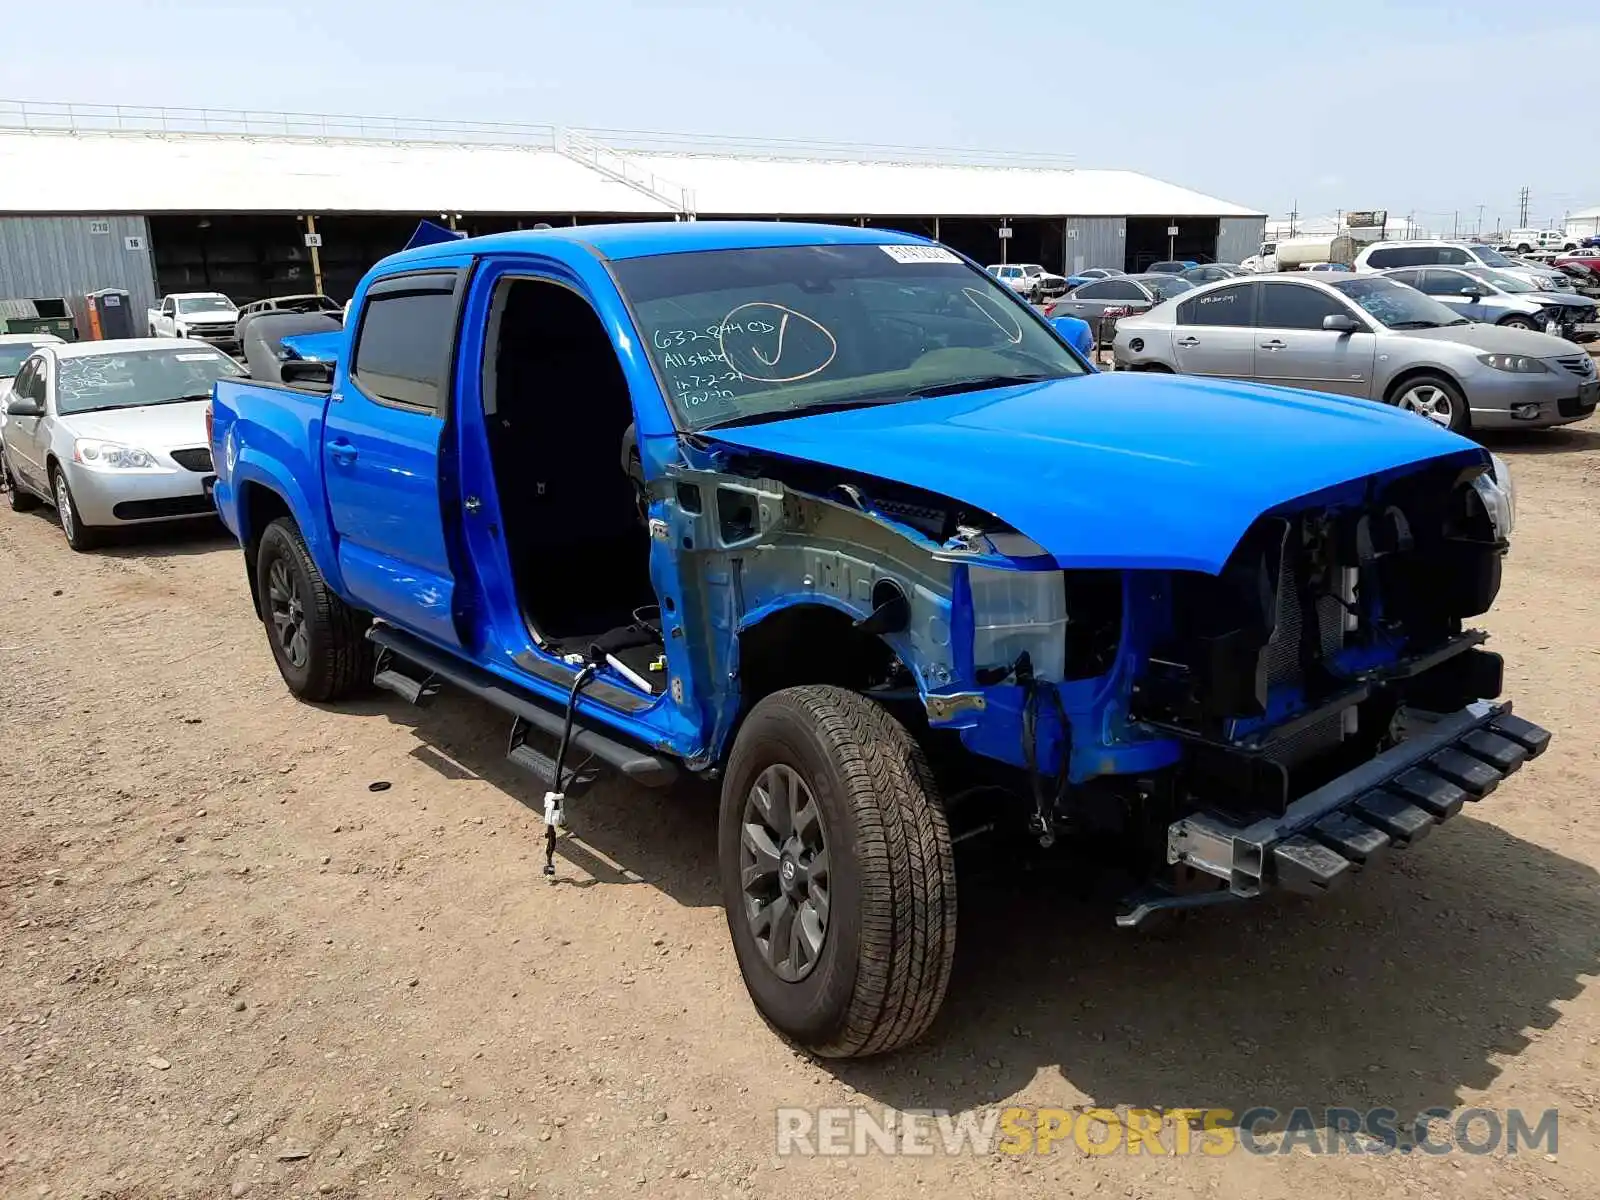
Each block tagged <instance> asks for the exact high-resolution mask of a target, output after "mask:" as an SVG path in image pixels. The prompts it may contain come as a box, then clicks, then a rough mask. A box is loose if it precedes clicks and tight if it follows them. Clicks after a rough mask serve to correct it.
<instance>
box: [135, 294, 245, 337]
mask: <svg viewBox="0 0 1600 1200" xmlns="http://www.w3.org/2000/svg"><path fill="white" fill-rule="evenodd" d="M145 315H146V321H147V323H148V325H149V327H150V336H151V337H171V338H193V339H194V340H196V341H200V342H207V343H209V344H210V345H213V346H216V347H217V348H218V349H219V350H230V351H231V350H237V349H238V348H239V335H238V333H237V331H236V330H235V325H236V324H237V322H238V320H239V309H238V308H237V307H236V306H235V305H234V303H233V301H232V300H229V299H228V298H227V297H226V296H224V295H223V294H222V293H221V292H175V293H173V294H172V295H170V296H163V297H161V307H159V308H151V309H147V310H146V313H145Z"/></svg>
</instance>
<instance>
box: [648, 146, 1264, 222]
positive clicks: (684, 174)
mask: <svg viewBox="0 0 1600 1200" xmlns="http://www.w3.org/2000/svg"><path fill="white" fill-rule="evenodd" d="M635 158H636V161H638V162H640V163H641V164H643V165H644V166H645V167H647V168H648V169H650V170H652V171H655V172H658V173H659V174H661V175H663V176H666V177H669V178H672V179H676V180H679V181H681V182H682V183H683V185H684V186H685V187H688V188H690V189H692V190H693V192H694V195H695V203H696V205H697V207H698V208H699V210H700V211H701V212H705V213H711V212H722V213H750V214H755V213H774V214H783V215H787V214H791V213H792V214H794V215H796V216H808V215H809V216H864V217H872V216H910V215H917V216H936V215H937V216H941V217H961V216H1011V217H1032V216H1041V217H1042V216H1050V217H1063V216H1072V217H1178V216H1185V217H1262V216H1265V214H1264V213H1261V212H1258V211H1256V210H1254V209H1250V208H1245V207H1243V206H1242V205H1238V204H1230V203H1228V202H1227V201H1225V200H1218V199H1216V198H1214V197H1212V196H1206V195H1202V194H1201V193H1199V192H1194V191H1190V190H1189V189H1187V188H1182V187H1178V186H1176V185H1174V184H1170V183H1164V182H1162V181H1161V180H1159V179H1152V178H1150V177H1149V176H1148V175H1140V174H1138V173H1136V172H1133V171H1102V170H1084V169H1065V170H1064V169H1059V168H1057V169H1050V168H1040V167H993V166H967V165H960V164H951V165H937V164H927V163H903V162H860V161H857V162H848V161H839V160H834V161H806V160H800V159H791V160H771V159H766V160H763V159H748V158H737V157H712V156H709V155H662V156H656V157H645V156H635Z"/></svg>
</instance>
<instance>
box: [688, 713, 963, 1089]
mask: <svg viewBox="0 0 1600 1200" xmlns="http://www.w3.org/2000/svg"><path fill="white" fill-rule="evenodd" d="M718 857H719V860H720V866H721V875H722V896H723V903H724V907H725V908H726V910H727V915H728V930H729V933H730V934H731V935H732V938H733V946H734V952H735V954H736V955H737V957H738V960H739V970H740V972H741V974H742V975H743V976H744V981H745V986H746V987H747V988H748V989H749V992H750V997H751V999H752V1000H754V1001H755V1005H756V1007H757V1009H758V1010H759V1011H760V1012H761V1014H762V1016H763V1017H765V1018H766V1020H767V1021H768V1022H769V1023H770V1024H771V1025H772V1026H773V1027H774V1028H775V1029H777V1031H778V1032H779V1033H781V1034H783V1035H784V1036H785V1037H788V1038H790V1039H792V1040H793V1041H795V1042H797V1043H798V1044H800V1045H801V1046H803V1047H805V1048H806V1049H807V1050H810V1051H812V1052H813V1053H815V1054H819V1055H822V1056H824V1057H829V1058H849V1057H860V1056H865V1055H870V1054H881V1053H884V1052H886V1051H889V1050H895V1049H898V1048H900V1047H902V1046H905V1045H908V1044H909V1043H911V1042H913V1041H915V1040H916V1039H917V1038H919V1037H920V1036H922V1034H923V1033H924V1032H926V1031H927V1028H928V1026H929V1025H930V1024H932V1022H933V1019H934V1016H935V1015H936V1014H937V1013H938V1011H939V1006H940V1004H941V1003H942V1002H943V1000H944V994H945V989H946V988H947V987H948V986H949V982H950V966H951V963H952V961H953V960H954V957H955V937H956V879H955V860H954V855H953V853H952V851H951V846H950V829H949V826H948V824H947V823H946V820H945V813H944V808H943V805H942V803H941V801H940V797H939V794H938V789H937V786H936V785H935V782H934V779H933V774H932V772H931V771H930V769H929V767H928V763H927V760H926V758H925V757H924V755H923V752H922V749H921V747H919V746H918V745H917V743H916V742H915V740H913V738H912V737H911V735H910V734H909V733H908V732H907V731H906V729H905V727H904V726H903V725H901V724H900V722H899V721H897V720H895V718H894V717H893V716H891V715H890V714H889V713H888V712H887V711H886V710H885V709H883V708H882V707H880V706H879V705H877V704H875V703H873V702H872V701H871V700H868V699H867V698H866V697H864V696H861V695H859V694H857V693H855V692H851V691H848V690H846V689H843V688H837V687H796V688H789V689H786V690H784V691H780V692H776V693H774V694H773V695H771V696H768V697H766V698H765V699H764V700H762V701H761V702H760V703H759V704H757V705H756V706H755V708H754V710H753V711H752V712H751V713H750V715H749V717H748V718H747V719H746V720H745V722H744V725H743V727H742V728H741V729H740V731H739V736H738V737H737V739H736V740H735V741H734V745H733V751H732V753H731V754H730V755H729V759H728V769H727V772H726V774H725V776H724V779H723V787H722V807H721V821H720V826H719V832H718Z"/></svg>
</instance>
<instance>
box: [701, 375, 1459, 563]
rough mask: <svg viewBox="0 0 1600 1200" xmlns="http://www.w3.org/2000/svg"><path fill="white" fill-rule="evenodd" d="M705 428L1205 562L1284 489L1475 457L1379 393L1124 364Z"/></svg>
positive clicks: (1008, 515)
mask: <svg viewBox="0 0 1600 1200" xmlns="http://www.w3.org/2000/svg"><path fill="white" fill-rule="evenodd" d="M706 436H707V437H708V438H711V439H715V440H717V441H720V442H722V443H725V444H726V445H728V446H733V447H741V448H744V449H747V450H757V451H761V452H764V453H768V454H775V455H782V456H785V457H788V458H794V459H801V460H804V461H807V462H813V463H820V464H824V465H827V466H831V467H837V468H839V469H840V470H843V471H857V472H860V473H861V474H863V475H875V476H877V477H879V478H881V479H889V480H895V481H898V482H902V483H907V484H911V485H913V486H915V487H919V488H922V489H924V490H926V491H930V492H937V493H939V494H941V495H945V496H949V497H951V498H952V499H954V500H958V501H960V502H962V503H964V504H968V505H971V506H972V507H974V508H979V509H982V510H984V511H986V512H990V513H993V514H994V515H995V516H997V517H999V518H1000V519H1001V520H1003V521H1006V522H1007V523H1009V524H1010V525H1012V526H1013V527H1014V528H1015V529H1017V531H1018V532H1020V533H1023V534H1026V535H1027V536H1028V537H1030V538H1032V539H1033V540H1034V541H1035V542H1037V543H1038V544H1039V545H1040V546H1042V547H1043V548H1044V549H1045V550H1046V551H1047V552H1048V553H1049V554H1050V555H1051V556H1052V557H1054V558H1055V560H1056V561H1057V562H1058V563H1059V564H1060V565H1061V566H1063V567H1102V568H1143V569H1162V570H1190V571H1204V572H1206V573H1208V574H1215V573H1217V572H1218V571H1220V570H1221V569H1222V566H1223V564H1224V563H1225V562H1226V561H1227V559H1228V555H1229V554H1230V553H1232V551H1233V548H1234V546H1235V545H1237V544H1238V541H1239V539H1240V538H1241V537H1242V536H1244V533H1245V531H1246V530H1247V529H1248V528H1249V527H1250V524H1251V523H1252V522H1253V521H1254V520H1255V519H1256V518H1257V517H1259V516H1260V515H1261V514H1262V513H1264V512H1267V511H1268V510H1270V509H1273V508H1276V507H1278V506H1279V505H1282V504H1284V503H1286V502H1288V501H1291V500H1294V499H1297V498H1299V497H1301V496H1309V495H1311V494H1312V493H1315V492H1320V491H1322V490H1324V489H1325V488H1330V487H1334V486H1336V485H1338V484H1341V483H1347V482H1349V481H1351V480H1356V479H1361V478H1363V477H1365V476H1369V475H1377V474H1380V473H1382V472H1385V471H1392V470H1394V469H1396V468H1400V467H1406V466H1408V465H1410V464H1413V463H1419V462H1423V461H1425V460H1428V459H1435V458H1442V457H1446V456H1450V455H1461V456H1463V460H1464V461H1475V460H1483V459H1484V451H1483V450H1481V449H1480V448H1479V447H1477V446H1475V445H1474V444H1473V443H1471V442H1469V441H1467V440H1466V439H1465V438H1462V437H1458V436H1456V435H1455V434H1453V433H1448V432H1446V431H1445V430H1443V429H1440V428H1439V427H1438V426H1436V425H1434V424H1432V423H1431V422H1428V421H1425V420H1423V419H1421V418H1419V417H1417V416H1415V415H1413V414H1411V413H1405V412H1400V411H1399V410H1397V409H1393V408H1390V407H1388V406H1387V405H1382V404H1374V403H1371V402H1369V401H1366V400H1350V399H1342V398H1340V397H1337V396H1326V395H1320V394H1312V393H1310V392H1301V391H1294V390H1291V389H1286V388H1275V387H1265V386H1262V385H1258V384H1248V383H1235V382H1230V381H1221V380H1207V379H1195V378H1185V377H1180V376H1172V375H1155V374H1145V373H1134V372H1128V371H1121V372H1108V373H1103V374H1098V375H1088V376H1084V377H1082V378H1077V379H1063V380H1055V381H1053V382H1050V383H1041V384H1029V385H1024V386H1020V387H1012V388H1003V389H999V390H994V391H985V392H976V393H968V394H965V395H959V396H943V397H937V398H933V399H928V400H913V401H907V402H905V403H901V404H888V405H880V406H877V407H872V408H861V409H854V410H848V411H845V412H836V413H818V414H816V415H815V416H809V417H792V418H790V419H788V420H783V421H772V422H769V423H767V424H763V425H750V426H745V427H733V428H727V429H716V430H710V431H708V432H707V434H706Z"/></svg>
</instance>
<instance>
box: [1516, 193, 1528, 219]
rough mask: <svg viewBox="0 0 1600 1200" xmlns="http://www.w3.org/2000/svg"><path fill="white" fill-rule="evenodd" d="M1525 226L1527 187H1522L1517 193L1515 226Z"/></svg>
mask: <svg viewBox="0 0 1600 1200" xmlns="http://www.w3.org/2000/svg"><path fill="white" fill-rule="evenodd" d="M1527 227H1528V189H1527V188H1523V189H1522V191H1521V192H1519V193H1518V194H1517V228H1518V229H1526V228H1527Z"/></svg>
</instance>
